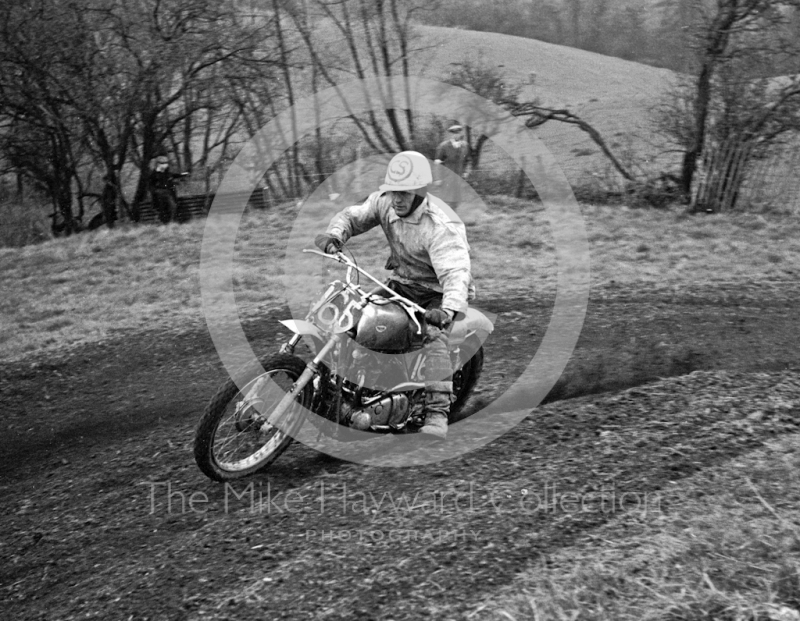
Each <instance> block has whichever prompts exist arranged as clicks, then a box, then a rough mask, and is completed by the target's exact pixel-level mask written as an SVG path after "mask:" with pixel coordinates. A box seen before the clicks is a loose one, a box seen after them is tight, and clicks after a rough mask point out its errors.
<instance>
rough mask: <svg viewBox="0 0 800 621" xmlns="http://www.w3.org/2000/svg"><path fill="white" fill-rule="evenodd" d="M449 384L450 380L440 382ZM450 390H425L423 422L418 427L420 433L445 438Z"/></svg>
mask: <svg viewBox="0 0 800 621" xmlns="http://www.w3.org/2000/svg"><path fill="white" fill-rule="evenodd" d="M440 383H441V384H450V385H451V386H452V382H440ZM451 394H452V390H451V391H442V390H437V391H428V390H427V387H426V390H425V424H424V425H423V426H422V429H420V432H421V433H424V434H427V435H430V436H433V437H434V438H439V439H440V440H444V439H445V438H447V415H448V414H449V413H450V395H451Z"/></svg>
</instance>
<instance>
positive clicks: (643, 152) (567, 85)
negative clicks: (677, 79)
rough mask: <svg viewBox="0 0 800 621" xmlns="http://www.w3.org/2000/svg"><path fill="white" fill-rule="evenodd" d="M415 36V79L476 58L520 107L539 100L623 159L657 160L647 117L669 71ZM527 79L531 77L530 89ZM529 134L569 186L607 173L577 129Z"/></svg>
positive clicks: (445, 35) (463, 38) (561, 51)
mask: <svg viewBox="0 0 800 621" xmlns="http://www.w3.org/2000/svg"><path fill="white" fill-rule="evenodd" d="M419 34H420V40H419V46H420V47H423V48H427V49H425V51H424V52H421V53H419V54H418V55H417V57H416V58H415V63H414V69H415V70H416V71H418V72H419V73H420V74H421V75H424V76H425V77H431V78H439V79H440V78H444V77H446V76H447V75H448V74H449V73H450V71H452V69H453V66H454V63H459V62H463V61H464V60H465V59H478V58H479V57H480V56H483V58H484V59H485V60H486V62H487V63H488V64H491V65H496V66H497V67H498V69H499V70H500V71H502V72H503V73H505V74H506V75H507V76H508V78H509V81H510V82H511V83H516V84H522V85H524V87H523V91H522V97H521V99H522V100H532V99H534V98H538V99H539V100H540V101H541V103H542V104H543V105H546V106H552V107H558V108H560V107H566V108H568V109H569V110H570V111H571V112H573V113H575V114H577V115H579V116H581V117H582V118H584V119H585V120H587V121H589V122H590V123H592V124H593V125H594V126H595V127H596V128H597V129H598V130H599V131H600V132H601V133H602V135H603V136H604V138H605V139H606V141H607V142H608V143H609V144H610V145H611V146H612V147H613V148H615V150H616V151H619V152H620V154H622V155H625V153H626V151H629V150H630V151H632V153H631V157H633V158H635V159H636V161H637V162H640V163H642V164H644V163H645V159H647V158H650V159H651V158H653V157H655V156H656V155H657V154H658V148H657V147H654V146H653V145H652V144H651V142H652V141H653V140H654V136H653V135H652V131H651V127H650V121H649V113H648V111H649V110H650V109H651V108H652V107H653V106H654V105H655V104H656V103H658V101H659V97H660V95H661V94H662V93H663V92H664V90H665V89H666V88H667V86H668V84H669V82H670V80H671V78H672V76H673V73H672V72H671V71H669V70H666V69H657V68H654V67H650V66H648V65H643V64H639V63H635V62H630V61H626V60H622V59H619V58H614V57H611V56H602V55H600V54H595V53H593V52H587V51H584V50H579V49H576V48H571V47H565V46H562V45H554V44H551V43H545V42H543V41H536V40H533V39H525V38H521V37H513V36H509V35H502V34H496V33H488V32H474V31H469V30H457V29H453V28H441V27H434V26H420V27H419ZM531 72H535V73H536V77H535V81H534V83H533V84H529V81H530V73H531ZM536 131H537V135H538V136H539V137H540V138H541V139H542V140H543V141H544V142H545V144H546V145H547V146H548V148H549V149H550V150H551V151H552V152H553V153H554V154H555V155H556V157H557V158H558V160H559V161H560V162H561V164H562V166H563V168H564V170H565V172H566V173H567V176H568V177H569V178H570V180H571V181H573V182H576V181H579V180H581V179H583V178H584V177H585V174H586V173H587V172H589V173H590V172H596V171H599V170H602V169H603V168H604V167H605V166H606V160H605V158H603V156H602V155H601V154H600V152H599V149H598V148H597V147H596V146H595V145H594V143H593V142H592V141H591V139H590V138H589V137H588V135H587V134H585V133H583V132H582V131H580V130H579V129H578V128H576V127H574V126H567V125H564V124H560V123H556V122H550V123H548V124H547V125H545V126H544V127H542V128H540V129H538V130H536ZM628 137H630V140H631V142H630V143H629V142H628ZM589 153H591V155H589Z"/></svg>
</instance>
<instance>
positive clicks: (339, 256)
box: [303, 249, 425, 315]
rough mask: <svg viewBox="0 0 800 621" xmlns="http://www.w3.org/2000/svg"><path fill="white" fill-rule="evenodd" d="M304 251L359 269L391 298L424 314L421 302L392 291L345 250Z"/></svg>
mask: <svg viewBox="0 0 800 621" xmlns="http://www.w3.org/2000/svg"><path fill="white" fill-rule="evenodd" d="M303 252H307V253H310V254H317V255H319V256H321V257H325V258H326V259H332V260H333V261H336V262H338V263H344V264H345V265H346V266H347V269H348V271H350V270H351V269H354V270H357V271H358V272H359V273H361V274H364V276H366V277H367V278H369V279H370V280H371V281H372V282H374V283H375V284H376V285H378V286H379V287H381V288H382V289H384V290H385V291H386V292H388V293H390V294H391V298H390V299H392V300H398V301H400V302H402V303H403V304H405V305H406V306H409V307H411V308H412V309H413V310H415V311H416V312H418V313H422V314H423V315H424V314H425V309H424V308H422V307H421V306H420V305H419V304H415V303H414V302H412V301H411V300H409V299H408V298H404V297H403V296H402V295H400V294H399V293H397V292H396V291H392V290H391V289H389V287H387V286H386V285H384V284H383V283H382V282H381V281H380V280H378V279H377V278H375V277H374V276H372V274H370V273H369V272H367V271H366V270H364V269H362V268H360V267H358V265H356V264H355V263H354V262H353V261H351V260H350V257H348V256H347V255H346V254H344V253H343V252H337V253H336V254H327V253H325V252H320V251H319V250H314V249H304V250H303Z"/></svg>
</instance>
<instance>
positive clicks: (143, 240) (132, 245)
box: [0, 197, 800, 359]
mask: <svg viewBox="0 0 800 621" xmlns="http://www.w3.org/2000/svg"><path fill="white" fill-rule="evenodd" d="M336 208H337V207H336V206H333V205H331V206H329V212H326V213H324V214H321V215H320V216H319V221H318V222H306V223H304V226H303V231H301V232H300V234H299V235H297V241H296V247H297V248H302V247H311V245H312V243H313V237H314V235H315V234H316V233H317V232H318V231H321V230H323V229H324V227H325V225H326V223H327V220H328V217H329V216H330V215H332V214H333V213H334V209H336ZM293 209H294V208H293V207H287V208H285V210H284V211H282V212H281V211H268V212H254V213H251V214H246V215H245V217H244V219H243V221H242V224H241V227H240V229H239V238H238V243H237V254H236V263H235V277H234V285H235V288H236V292H237V301H238V303H239V307H240V315H241V316H242V317H253V316H254V315H257V314H258V313H259V312H261V311H262V310H263V309H264V308H272V307H276V306H281V305H282V304H283V302H284V299H285V298H284V295H285V291H284V287H283V283H284V257H285V256H286V247H287V239H288V232H289V226H290V225H291V222H292V220H291V213H292V211H293ZM583 214H584V218H585V222H586V228H587V233H588V240H589V244H590V251H591V270H592V287H593V294H595V295H598V294H602V292H603V291H604V290H606V289H607V288H614V287H617V286H619V285H633V286H636V287H642V288H644V289H645V290H647V291H649V292H653V291H666V292H674V293H676V294H680V293H681V292H683V291H687V290H703V288H704V287H707V286H713V285H715V284H719V283H741V285H742V287H744V288H747V289H748V290H750V289H752V288H753V287H754V286H755V284H757V285H758V287H760V288H759V289H758V290H759V291H764V290H765V289H764V288H769V287H773V286H774V287H779V288H780V287H782V286H783V285H785V284H788V283H790V282H793V281H795V280H796V274H797V273H798V271H800V241H799V240H800V230H798V228H799V227H800V225H798V222H797V220H796V219H792V218H788V217H778V216H773V217H770V218H764V217H762V216H757V215H747V214H743V215H738V216H724V217H723V216H699V217H693V218H690V217H686V216H685V215H684V214H683V213H682V212H681V211H674V212H669V211H646V210H631V209H627V208H624V207H593V206H585V207H584V208H583ZM545 215H546V214H545V212H544V211H541V210H540V209H539V210H537V209H536V207H535V205H534V209H531V203H530V202H526V201H521V200H515V199H508V198H503V197H497V198H494V199H491V200H489V201H488V211H478V210H473V211H471V212H470V211H469V210H468V209H465V210H464V211H463V213H462V217H463V219H464V221H465V223H466V225H467V232H468V235H469V239H470V243H471V245H472V256H473V272H474V274H475V277H476V279H477V282H478V287H479V291H480V296H481V298H482V299H502V297H503V296H504V295H507V294H513V293H515V292H516V293H517V294H522V295H535V296H536V297H537V299H540V300H543V299H552V295H553V293H554V291H555V273H556V272H555V263H554V254H553V246H552V242H551V239H550V235H549V224H548V223H547V220H546V217H545ZM204 225H205V223H204V222H200V221H195V222H191V223H189V224H187V225H180V226H179V225H169V226H166V227H155V226H142V227H130V228H129V227H123V228H120V229H118V230H115V231H108V230H100V231H97V232H93V233H86V234H82V235H79V236H75V237H72V238H69V239H63V240H53V241H50V242H46V243H44V244H41V245H38V246H28V247H25V248H22V249H14V250H12V249H5V250H0V289H2V290H3V291H5V292H7V294H6V295H5V296H4V297H3V299H2V300H0V346H1V347H2V350H1V352H2V353H1V354H0V357H1V358H3V359H9V358H15V357H19V356H21V355H24V354H26V353H28V352H31V351H35V350H40V349H42V348H44V349H47V348H52V347H58V346H60V345H62V344H65V343H67V344H68V343H75V342H80V341H96V340H99V339H104V338H108V337H110V336H113V335H114V333H115V332H116V331H118V330H124V329H128V330H138V329H142V328H157V329H162V328H163V329H170V328H176V327H180V326H184V325H186V324H188V323H192V324H199V323H201V322H202V321H203V315H202V308H201V304H200V296H199V282H198V270H199V257H200V245H201V241H202V237H203V233H204ZM303 235H305V237H303ZM352 247H353V248H354V250H355V252H356V256H357V257H358V260H359V262H360V263H362V264H363V265H365V266H367V267H368V269H371V270H373V271H374V273H375V275H377V276H381V275H383V274H385V272H384V271H383V269H382V266H383V262H384V261H385V259H386V245H385V241H384V240H383V239H382V237H381V234H380V232H379V231H372V232H370V233H369V234H367V235H364V236H363V237H362V238H359V239H358V240H357V243H353V244H352ZM303 256H304V255H301V254H300V253H299V252H297V251H296V250H294V251H292V257H297V258H300V257H303ZM306 256H307V255H306ZM293 265H294V264H293ZM307 265H311V269H313V270H317V276H319V277H320V278H323V279H324V280H325V281H326V282H327V281H329V280H332V279H333V278H341V277H342V273H341V270H338V268H337V266H329V265H326V264H324V262H323V260H322V259H317V258H314V259H313V261H311V262H309V263H307ZM319 282H320V284H321V282H322V280H320V281H319ZM754 283H755V284H754Z"/></svg>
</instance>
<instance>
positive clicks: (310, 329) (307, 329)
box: [278, 319, 325, 340]
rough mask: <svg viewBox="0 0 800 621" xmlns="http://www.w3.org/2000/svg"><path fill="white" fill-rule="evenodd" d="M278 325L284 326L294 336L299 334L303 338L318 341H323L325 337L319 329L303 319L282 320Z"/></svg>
mask: <svg viewBox="0 0 800 621" xmlns="http://www.w3.org/2000/svg"><path fill="white" fill-rule="evenodd" d="M278 323H280V324H282V325H284V326H286V327H287V328H289V329H290V330H291V331H292V332H294V333H295V334H300V335H303V336H315V337H317V338H318V339H320V340H325V336H324V335H323V334H322V332H321V331H320V329H319V328H317V326H315V325H314V324H313V323H311V322H310V321H305V320H303V319H284V320H282V321H279V322H278Z"/></svg>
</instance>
